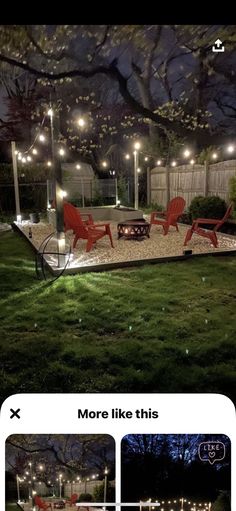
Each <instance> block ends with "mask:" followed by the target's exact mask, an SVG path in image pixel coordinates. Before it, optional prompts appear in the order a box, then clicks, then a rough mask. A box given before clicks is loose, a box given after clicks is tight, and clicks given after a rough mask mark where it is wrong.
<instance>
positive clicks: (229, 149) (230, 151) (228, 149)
mask: <svg viewBox="0 0 236 511" xmlns="http://www.w3.org/2000/svg"><path fill="white" fill-rule="evenodd" d="M227 152H228V153H230V154H231V153H233V152H234V146H233V145H232V144H230V145H228V147H227Z"/></svg>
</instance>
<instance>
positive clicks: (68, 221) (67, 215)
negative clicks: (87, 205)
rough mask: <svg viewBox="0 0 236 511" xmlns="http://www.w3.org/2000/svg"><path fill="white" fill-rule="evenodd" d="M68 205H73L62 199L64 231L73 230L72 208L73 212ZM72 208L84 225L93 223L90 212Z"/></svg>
mask: <svg viewBox="0 0 236 511" xmlns="http://www.w3.org/2000/svg"><path fill="white" fill-rule="evenodd" d="M68 205H69V206H72V207H74V206H73V205H72V204H70V203H69V202H66V201H64V204H63V208H64V228H65V232H66V231H69V230H70V229H72V230H73V225H74V210H73V212H71V211H72V210H71V208H70V207H68ZM74 209H75V212H76V213H77V215H78V217H79V221H80V220H81V219H82V222H83V223H84V224H86V225H92V224H93V223H94V221H93V217H92V215H91V214H90V213H81V212H79V211H78V210H77V209H76V208H74ZM86 217H87V218H86Z"/></svg>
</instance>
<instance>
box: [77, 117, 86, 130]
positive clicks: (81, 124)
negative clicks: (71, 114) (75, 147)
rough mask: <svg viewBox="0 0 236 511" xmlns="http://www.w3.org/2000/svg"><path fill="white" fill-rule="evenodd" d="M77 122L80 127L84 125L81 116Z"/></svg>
mask: <svg viewBox="0 0 236 511" xmlns="http://www.w3.org/2000/svg"><path fill="white" fill-rule="evenodd" d="M77 122H78V125H79V127H80V128H83V127H84V126H85V120H84V119H83V117H80V118H79V119H78V121H77Z"/></svg>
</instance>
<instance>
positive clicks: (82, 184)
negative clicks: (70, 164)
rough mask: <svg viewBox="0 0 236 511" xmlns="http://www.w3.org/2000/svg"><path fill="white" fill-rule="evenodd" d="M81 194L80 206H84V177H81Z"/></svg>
mask: <svg viewBox="0 0 236 511" xmlns="http://www.w3.org/2000/svg"><path fill="white" fill-rule="evenodd" d="M81 195H82V207H83V208H84V179H83V177H81Z"/></svg>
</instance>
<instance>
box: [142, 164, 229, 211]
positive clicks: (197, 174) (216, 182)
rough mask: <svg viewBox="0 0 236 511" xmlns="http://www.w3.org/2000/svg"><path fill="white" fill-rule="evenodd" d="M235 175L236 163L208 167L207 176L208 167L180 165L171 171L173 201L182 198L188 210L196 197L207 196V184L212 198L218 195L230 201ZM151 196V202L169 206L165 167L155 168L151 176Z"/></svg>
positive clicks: (170, 169)
mask: <svg viewBox="0 0 236 511" xmlns="http://www.w3.org/2000/svg"><path fill="white" fill-rule="evenodd" d="M232 176H236V161H235V160H230V161H225V162H219V163H214V164H212V165H209V170H208V172H207V175H206V167H205V165H181V166H179V167H170V168H169V178H170V179H169V181H170V198H171V199H172V198H173V197H176V196H177V195H180V196H181V197H183V198H184V199H185V201H186V207H188V206H189V205H190V203H191V201H192V199H193V198H194V197H196V196H197V195H204V194H205V190H206V184H207V189H208V192H207V194H208V195H209V196H212V195H219V196H220V197H222V199H225V200H226V202H228V200H229V179H230V178H231V177H232ZM150 187H151V190H150V197H151V202H152V203H158V204H160V205H162V206H164V207H165V206H166V199H167V190H166V168H165V167H155V168H154V169H152V170H151V173H150Z"/></svg>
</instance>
